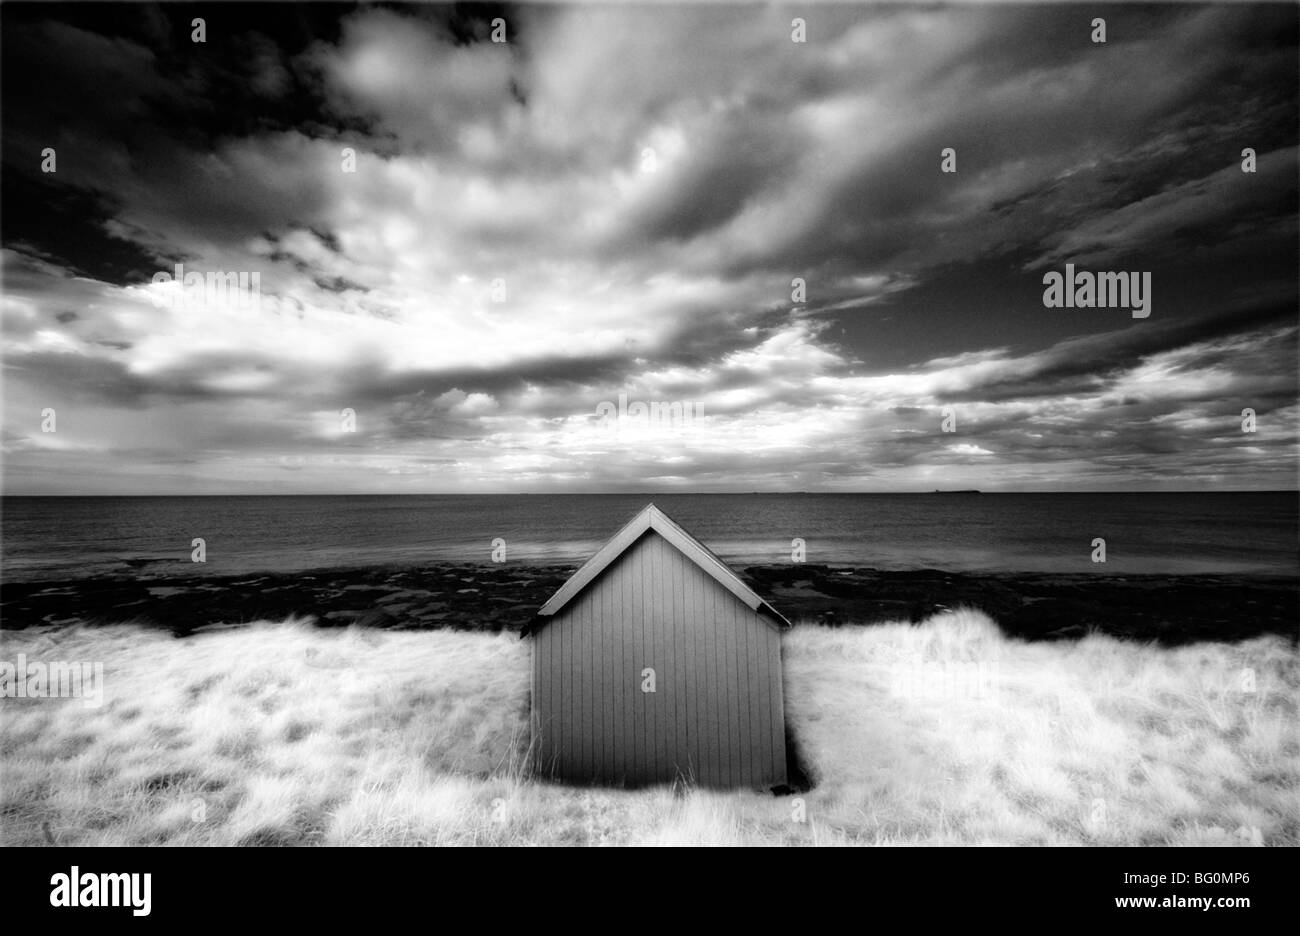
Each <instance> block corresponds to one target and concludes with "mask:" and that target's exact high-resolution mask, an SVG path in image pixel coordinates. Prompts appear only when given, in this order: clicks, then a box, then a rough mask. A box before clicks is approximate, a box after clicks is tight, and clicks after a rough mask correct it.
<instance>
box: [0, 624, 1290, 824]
mask: <svg viewBox="0 0 1300 936" xmlns="http://www.w3.org/2000/svg"><path fill="white" fill-rule="evenodd" d="M19 653H23V654H26V656H27V658H29V659H48V660H53V659H60V660H84V661H95V662H102V663H103V672H104V699H103V704H102V705H100V706H98V707H88V706H86V705H84V704H83V703H82V701H80V700H75V699H16V698H11V699H4V700H3V701H0V705H2V706H3V719H2V720H0V842H3V843H4V844H6V845H39V844H59V845H118V844H126V845H314V844H329V845H369V844H381V845H492V844H500V845H513V844H575V845H596V844H707V845H719V844H758V845H761V844H792V845H798V844H816V845H890V844H896V845H904V844H927V845H928V844H936V845H947V844H1011V845H1038V844H1042V845H1092V844H1096V845H1131V844H1143V845H1150V844H1154V845H1196V844H1205V845H1233V844H1244V845H1252V844H1255V845H1258V844H1264V845H1295V844H1297V842H1298V840H1300V805H1298V804H1300V797H1297V793H1298V792H1300V741H1298V740H1297V734H1296V729H1295V725H1296V714H1297V712H1296V709H1297V703H1296V699H1297V689H1298V688H1300V665H1298V663H1297V656H1296V652H1295V650H1294V648H1293V646H1292V645H1291V643H1290V642H1289V641H1287V640H1285V639H1284V638H1280V637H1275V636H1263V637H1258V638H1255V639H1252V640H1249V641H1243V642H1240V643H1237V644H1223V643H1195V644H1189V645H1186V646H1181V647H1176V648H1167V647H1159V646H1156V645H1153V644H1142V643H1134V642H1125V641H1121V640H1117V639H1115V638H1112V637H1108V636H1101V635H1091V636H1087V637H1084V638H1083V639H1080V640H1074V641H1057V642H1053V643H1041V642H1040V643H1028V642H1022V641H1019V640H1015V639H1011V638H1008V637H1006V636H1004V635H1003V634H1002V633H1001V632H1000V630H999V629H998V627H997V626H996V625H995V624H994V623H993V621H992V620H990V619H989V618H988V617H986V616H985V615H983V614H982V613H979V612H971V611H964V610H961V611H957V612H953V613H947V614H942V615H939V616H936V617H933V618H931V619H929V620H927V621H926V622H924V623H923V624H921V625H919V626H914V625H910V624H907V623H898V624H885V625H876V626H871V627H839V628H835V629H830V628H824V627H818V626H814V625H799V626H796V627H795V628H794V629H793V630H792V631H790V632H789V633H788V635H787V637H786V643H785V651H784V653H785V668H786V701H787V720H788V723H789V725H790V730H791V732H792V734H793V737H794V741H795V743H796V745H797V747H798V752H799V758H800V761H801V763H802V766H803V769H804V770H805V772H806V774H807V776H808V778H809V782H810V784H811V785H810V788H808V789H806V790H802V791H798V792H796V793H794V794H792V795H783V796H774V795H772V794H771V793H768V792H764V791H735V790H731V791H718V790H706V789H697V788H693V787H691V786H689V785H686V784H681V785H678V786H677V787H675V788H672V787H658V788H652V789H641V790H622V789H606V788H582V787H570V786H563V785H560V784H556V783H553V782H551V781H549V780H548V779H547V778H545V777H541V776H535V775H533V774H532V773H531V771H530V770H529V767H528V732H527V717H528V679H527V676H528V656H527V654H528V644H527V642H524V641H520V640H518V639H517V638H516V637H515V636H513V635H510V634H494V633H479V632H465V631H451V630H440V631H439V630H435V631H391V630H389V631H378V630H373V629H366V628H358V627H348V628H331V629H323V628H317V627H314V626H312V624H311V623H310V622H309V621H305V620H289V621H286V622H282V623H261V624H256V625H252V626H248V627H242V628H237V629H230V630H220V631H213V632H210V633H201V634H197V635H195V636H192V637H188V638H185V639H177V638H174V637H172V636H170V635H169V634H168V633H166V632H164V631H160V630H158V629H157V628H150V627H140V626H132V625H112V626H103V627H89V626H76V627H68V628H48V627H47V628H29V629H27V630H23V631H20V632H4V633H0V659H5V660H12V659H14V658H15V657H16V655H17V654H19Z"/></svg>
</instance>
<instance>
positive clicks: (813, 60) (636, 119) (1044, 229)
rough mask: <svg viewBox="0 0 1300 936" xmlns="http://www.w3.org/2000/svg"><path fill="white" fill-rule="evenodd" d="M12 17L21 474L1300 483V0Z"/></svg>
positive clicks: (31, 479) (226, 483) (9, 429)
mask: <svg viewBox="0 0 1300 936" xmlns="http://www.w3.org/2000/svg"><path fill="white" fill-rule="evenodd" d="M195 16H202V17H203V18H204V19H205V26H206V42H204V43H195V42H193V41H192V26H191V20H192V19H193V17H195ZM0 17H2V18H3V23H2V29H0V32H2V34H3V40H2V41H3V100H2V104H3V107H2V113H3V118H2V119H3V141H4V148H3V202H2V203H0V205H2V211H0V227H2V231H0V237H2V240H3V287H4V294H3V329H4V334H3V341H4V355H3V363H4V376H3V393H4V411H3V440H2V444H3V473H4V477H3V490H4V492H5V493H8V494H38V493H62V494H79V493H140V494H146V493H243V492H247V493H277V492H283V493H327V492H339V493H344V492H395V493H396V492H458V491H484V492H497V491H500V492H512V491H553V490H566V491H613V490H654V489H682V490H700V491H707V490H743V491H748V490H869V491H895V490H897V491H909V490H930V489H933V488H936V487H979V488H982V489H985V490H1097V489H1104V490H1111V489H1122V490H1146V489H1168V490H1201V489H1207V490H1218V489H1251V488H1294V487H1295V486H1296V467H1297V459H1298V457H1300V446H1298V440H1297V426H1298V424H1300V405H1298V392H1297V309H1298V307H1300V306H1298V302H1300V299H1298V296H1297V258H1298V256H1300V238H1298V235H1297V213H1298V206H1300V203H1298V197H1297V175H1298V161H1297V140H1298V138H1300V130H1298V126H1297V73H1296V55H1297V7H1296V6H1295V5H1294V4H1275V5H1264V6H1243V5H1239V4H1233V5H1229V6H1178V5H1170V4H1161V5H1158V6H1152V7H1106V6H1102V5H1097V4H1086V5H1072V4H1065V5H1050V6H1032V5H1013V6H988V5H959V6H951V7H920V6H916V5H911V6H906V5H905V6H869V5H854V6H835V5H827V4H818V5H812V6H774V5H764V6H758V5H752V4H751V5H672V6H664V5H659V6H655V7H636V8H629V7H626V6H608V5H606V6H591V5H583V6H558V5H526V6H509V5H464V4H462V5H459V6H457V7H454V8H453V7H444V6H432V5H423V6H414V7H404V6H390V5H383V6H381V5H363V6H360V7H357V6H351V5H338V6H334V5H331V6H324V5H306V4H292V5H285V6H276V7H268V6H265V5H262V4H258V5H252V4H206V5H205V4H195V5H175V4H164V5H161V6H150V5H143V4H132V5H125V6H117V5H109V4H94V5H89V6H77V7H60V6H51V5H47V4H41V5H38V6H34V7H28V6H24V5H21V4H17V3H5V4H4V5H3V7H0ZM497 17H500V18H501V19H503V20H504V21H505V23H506V32H507V38H508V40H509V41H508V42H506V43H494V42H492V41H491V36H490V34H491V31H492V20H493V19H495V18H497ZM795 17H802V18H804V20H805V21H806V38H807V41H806V42H803V43H796V42H793V41H791V21H792V19H794V18H795ZM1095 17H1103V18H1104V19H1105V20H1106V38H1107V41H1106V43H1105V44H1098V43H1094V42H1092V41H1091V38H1090V37H1091V33H1092V31H1093V27H1092V25H1091V23H1092V20H1093V19H1094V18H1095ZM949 147H951V148H952V149H953V150H954V151H955V153H956V168H957V171H956V172H955V173H944V172H942V171H941V161H942V160H941V152H942V151H943V150H944V149H945V148H949ZM1246 147H1251V148H1253V149H1254V150H1255V151H1256V153H1257V171H1256V172H1254V173H1245V172H1243V171H1242V169H1241V163H1242V157H1241V152H1242V150H1243V149H1244V148H1246ZM47 148H52V149H53V150H54V151H55V159H56V162H55V169H56V171H54V172H52V173H47V172H42V151H43V150H45V149H47ZM348 150H350V151H351V152H353V153H355V165H354V168H355V171H354V172H349V171H345V169H347V168H353V167H351V166H347V165H345V164H346V163H347V162H348V160H347V159H346V154H345V151H348ZM176 263H183V264H184V265H185V269H186V270H189V271H199V272H210V271H242V272H245V273H250V274H251V273H257V274H258V276H259V279H260V292H261V295H260V304H259V306H258V307H257V308H256V309H253V308H249V307H246V306H241V304H240V303H239V302H237V301H236V302H230V301H212V302H208V303H205V304H201V305H198V306H194V307H187V306H186V305H184V304H183V303H181V304H178V305H175V306H173V305H170V304H169V303H168V298H169V296H170V295H171V294H170V293H169V292H168V291H167V290H168V287H167V286H166V285H160V284H156V283H155V282H154V274H155V273H158V272H160V271H168V272H169V271H172V270H173V268H174V265H175V264H176ZM1066 263H1073V264H1075V265H1076V266H1077V267H1079V268H1080V269H1087V270H1092V271H1142V272H1149V273H1150V274H1151V280H1152V297H1151V299H1152V303H1151V313H1150V316H1149V317H1148V318H1145V319H1135V318H1133V317H1132V316H1131V314H1130V312H1129V311H1128V310H1127V309H1077V308H1076V309H1059V308H1045V307H1044V304H1043V290H1044V287H1043V275H1044V274H1045V273H1047V272H1050V271H1052V270H1058V271H1059V270H1063V269H1064V266H1065V264H1066ZM795 278H800V279H802V280H803V281H804V282H805V283H806V297H805V301H803V302H799V301H795V300H796V298H798V297H795V296H794V295H793V292H794V290H793V289H792V281H793V280H794V279H795ZM620 394H624V395H625V398H626V399H627V400H628V401H633V402H635V401H644V402H661V403H672V402H681V403H690V404H692V405H693V406H697V407H699V408H700V409H701V412H699V413H696V415H695V416H694V418H692V419H691V420H690V421H689V423H679V424H669V425H643V424H640V423H638V422H635V421H632V420H622V421H619V420H614V421H612V422H611V421H606V422H603V423H602V421H601V420H600V419H599V418H598V416H597V410H598V408H599V407H600V404H601V403H602V402H606V401H608V402H614V403H616V402H617V401H618V400H619V395H620ZM1247 407H1249V408H1252V409H1254V410H1255V411H1256V413H1257V420H1258V422H1257V431H1256V432H1255V433H1253V434H1251V433H1245V432H1243V431H1242V425H1241V423H1242V417H1241V413H1242V410H1243V409H1245V408H1247ZM945 408H948V410H949V411H950V412H951V414H952V415H953V416H954V418H955V430H956V431H954V432H945V431H943V425H942V424H943V419H944V410H945ZM47 409H53V410H54V411H55V420H56V421H55V429H56V431H54V432H45V431H42V413H43V411H45V410H47ZM344 410H352V411H353V412H354V413H355V431H347V427H346V426H345V425H344V422H343V419H342V417H341V415H340V414H341V413H342V412H343V411H344Z"/></svg>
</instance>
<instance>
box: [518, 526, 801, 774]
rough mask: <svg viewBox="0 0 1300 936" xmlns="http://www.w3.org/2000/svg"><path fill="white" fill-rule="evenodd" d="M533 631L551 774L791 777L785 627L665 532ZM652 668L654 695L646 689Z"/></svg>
mask: <svg viewBox="0 0 1300 936" xmlns="http://www.w3.org/2000/svg"><path fill="white" fill-rule="evenodd" d="M531 639H532V643H533V726H534V731H535V734H534V745H535V752H536V753H535V756H536V758H537V765H538V767H539V768H540V770H541V771H542V772H543V773H544V774H546V775H553V776H555V777H557V778H559V779H564V780H574V781H595V782H600V783H628V784H644V783H658V782H667V781H672V780H674V779H677V778H678V777H688V778H691V779H693V780H694V781H695V782H697V783H700V784H702V785H706V786H714V787H735V786H741V787H767V786H774V785H777V784H782V783H784V782H785V780H786V776H785V722H784V698H783V693H782V687H781V635H780V632H779V631H778V630H777V629H776V628H774V627H773V626H771V624H770V623H769V622H768V621H767V620H766V619H764V618H763V617H762V616H760V615H759V614H758V613H757V612H755V611H752V610H751V609H750V608H749V607H748V606H746V605H745V604H744V603H743V602H741V601H740V600H739V599H737V598H736V596H735V595H733V594H731V593H730V592H728V591H727V590H726V589H724V588H722V587H720V586H719V585H718V583H717V582H716V581H715V580H714V579H713V578H711V577H710V576H709V575H707V574H706V573H705V572H703V571H702V570H701V569H700V568H698V567H697V566H696V565H695V563H694V562H692V561H690V560H689V559H687V558H686V557H685V556H683V555H682V554H681V553H680V552H679V551H678V550H677V549H676V548H674V547H673V546H672V545H671V544H670V543H668V542H667V541H666V540H665V539H663V537H661V536H660V535H659V534H658V533H656V532H654V531H650V532H648V533H646V534H645V535H644V536H642V537H641V539H639V540H638V541H637V542H636V543H635V544H633V545H632V546H631V547H630V548H629V549H628V550H627V552H625V553H624V554H623V555H622V556H621V557H619V559H618V560H616V561H615V562H614V564H613V565H611V566H610V567H609V568H607V569H606V570H605V571H604V572H603V573H602V574H601V576H600V577H599V578H597V579H596V580H595V581H593V582H592V583H591V584H590V585H589V586H588V587H587V588H586V589H585V590H584V591H583V592H582V593H581V594H579V595H578V596H576V597H575V599H574V600H573V601H572V602H571V603H570V604H569V605H568V606H566V607H565V608H564V609H562V610H561V611H560V612H559V613H558V614H556V615H555V616H554V618H553V619H552V620H550V621H549V622H548V623H547V624H546V625H545V626H543V627H542V628H541V629H540V630H538V631H537V632H536V633H535V634H534V635H533V637H532V638H531ZM647 667H648V668H652V669H654V671H655V681H656V691H655V692H654V693H643V692H642V691H641V684H642V681H643V677H642V675H641V674H642V671H643V670H645V669H646V668H647Z"/></svg>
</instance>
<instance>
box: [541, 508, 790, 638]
mask: <svg viewBox="0 0 1300 936" xmlns="http://www.w3.org/2000/svg"><path fill="white" fill-rule="evenodd" d="M651 530H653V531H654V532H655V533H657V534H659V536H661V537H663V539H664V540H666V541H667V542H668V543H669V544H670V545H671V546H672V547H673V548H674V549H676V550H677V551H678V552H680V553H681V554H682V555H684V556H685V557H686V558H687V559H689V560H691V562H693V563H694V564H695V565H696V566H697V567H698V568H699V569H701V570H702V571H703V572H704V573H705V574H707V575H708V576H709V577H710V578H712V579H713V580H714V581H715V582H717V583H718V584H719V585H721V586H722V587H723V588H725V589H726V590H727V591H729V592H731V593H732V594H733V595H735V596H736V597H737V598H738V599H740V601H741V602H742V603H743V604H744V605H746V606H747V607H748V608H749V609H750V610H751V611H756V612H758V613H759V614H760V615H761V616H762V617H764V618H765V619H766V620H767V621H768V623H769V624H771V625H773V626H774V627H776V628H778V629H782V628H787V627H789V626H790V622H789V621H787V620H786V619H785V618H784V617H782V616H781V615H780V614H779V613H777V612H776V610H774V609H773V608H772V606H771V605H769V604H768V603H767V602H766V601H764V600H763V599H762V598H761V597H759V596H758V594H756V593H755V592H754V590H753V589H752V588H750V587H749V586H748V585H746V584H745V583H744V582H743V581H742V580H741V579H740V577H739V576H738V575H736V573H735V572H733V571H732V570H731V568H730V567H729V566H728V565H727V564H726V563H725V562H723V561H722V560H721V559H719V558H718V557H717V556H716V555H714V554H713V552H712V551H711V550H710V549H709V548H708V547H706V546H705V545H704V544H703V543H701V542H700V541H699V540H697V539H696V538H695V537H693V536H691V534H689V533H687V532H686V531H685V530H683V529H682V528H681V527H680V526H678V525H677V524H676V523H675V522H674V521H673V519H672V518H671V517H669V516H668V515H667V514H666V513H664V512H663V511H662V510H660V509H659V508H658V507H656V506H655V505H654V503H653V502H652V503H649V504H646V505H645V507H643V508H641V511H640V512H639V513H638V514H637V515H636V516H635V517H633V518H632V519H631V520H629V521H628V522H627V523H626V524H624V526H623V528H622V529H621V530H619V531H618V532H617V533H615V534H614V535H613V536H612V537H611V538H610V540H609V541H608V542H607V543H605V545H604V546H602V547H601V548H600V549H599V550H597V552H596V554H595V555H594V556H592V557H591V558H590V559H588V560H587V561H586V563H584V564H583V566H582V567H581V568H580V569H578V571H577V572H575V573H573V575H572V576H570V578H569V580H568V581H567V582H565V583H564V584H563V585H562V586H560V588H559V590H558V591H556V593H555V594H554V595H552V596H551V597H550V599H549V600H548V601H547V602H546V603H545V604H544V605H542V607H541V608H540V609H538V611H537V615H536V617H534V619H533V621H532V622H531V623H530V624H529V625H528V626H527V627H525V628H524V630H523V634H524V635H526V634H529V633H533V632H535V631H537V630H538V629H539V628H541V627H544V626H545V625H546V622H547V621H548V620H549V619H550V618H552V617H553V616H555V615H556V614H557V613H559V612H560V611H561V610H562V609H563V608H564V607H565V606H566V605H567V604H569V602H571V601H572V600H573V599H574V598H576V597H577V596H578V595H580V594H581V593H582V592H583V590H584V589H586V587H587V586H588V585H590V584H591V583H592V582H593V581H595V580H596V578H597V577H598V576H599V575H600V574H601V573H602V572H604V571H605V569H607V568H609V567H610V566H611V565H613V564H614V562H615V561H617V560H618V558H619V557H620V556H622V555H623V553H625V552H627V550H628V549H630V548H631V547H632V545H633V544H634V543H636V542H637V541H638V540H639V539H640V538H641V537H642V536H643V535H645V533H647V532H648V531H651Z"/></svg>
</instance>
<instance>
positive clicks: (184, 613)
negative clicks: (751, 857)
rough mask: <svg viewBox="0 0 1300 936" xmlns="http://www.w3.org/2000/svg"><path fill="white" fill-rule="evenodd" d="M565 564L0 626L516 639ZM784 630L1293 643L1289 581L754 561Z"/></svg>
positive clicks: (55, 585) (3, 591)
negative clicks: (425, 632)
mask: <svg viewBox="0 0 1300 936" xmlns="http://www.w3.org/2000/svg"><path fill="white" fill-rule="evenodd" d="M575 568H576V566H574V565H550V566H527V565H486V564H483V563H441V564H436V565H429V566H421V567H375V568H350V569H320V570H313V571H310V572H305V573H296V572H295V573H264V574H248V575H236V576H214V575H211V574H207V575H202V576H193V577H182V576H175V575H169V576H166V577H163V578H152V577H146V578H95V579H83V580H75V581H45V582H10V583H4V584H0V628H4V629H15V630H16V629H22V628H26V627H32V626H40V625H62V624H71V623H77V622H84V623H95V624H105V623H128V622H136V623H140V624H144V625H148V626H155V627H160V628H164V629H167V630H169V631H171V632H172V633H174V634H176V635H177V636H186V635H188V634H193V633H196V632H202V631H205V630H210V629H213V628H220V627H232V626H239V625H241V624H246V623H249V622H253V621H259V620H283V619H285V618H288V617H291V616H292V617H298V618H305V617H311V618H313V619H314V620H315V622H316V623H317V625H318V626H325V627H330V626H347V625H352V624H356V625H359V626H362V627H376V628H395V629H417V630H418V629H428V628H456V629H463V630H486V631H518V630H520V629H521V628H522V627H523V626H524V625H525V624H526V623H527V622H528V621H529V620H530V619H531V617H532V616H533V614H534V613H535V612H536V610H537V609H538V608H539V607H540V606H541V605H542V604H543V603H544V602H545V601H546V599H547V598H549V597H550V596H551V594H552V593H554V591H555V590H556V589H557V588H559V587H560V585H562V584H563V583H564V581H565V579H567V578H568V576H569V575H571V574H572V572H573V571H574V569H575ZM737 571H738V572H739V573H740V574H741V575H742V577H743V578H745V579H746V580H747V581H748V582H749V583H750V585H751V586H752V587H753V588H754V590H755V591H757V592H758V593H759V594H760V595H762V596H763V597H764V598H766V599H767V600H768V601H769V602H770V603H771V604H772V606H773V607H775V608H776V609H777V610H778V611H780V612H781V613H782V614H784V615H785V616H786V617H787V618H789V619H790V620H791V621H793V622H795V623H799V622H817V623H821V624H824V625H829V626H853V625H863V624H871V623H875V622H881V621H898V620H909V621H920V620H923V619H924V618H927V617H929V616H931V615H933V614H935V613H937V612H941V611H943V610H945V609H950V608H956V607H959V606H968V607H973V608H979V609H981V610H983V611H985V612H987V613H988V614H989V615H990V616H991V617H992V618H993V619H994V620H996V621H997V622H998V624H999V626H1001V627H1002V629H1003V630H1004V631H1005V632H1006V633H1007V634H1008V635H1011V636H1015V637H1021V638H1025V639H1032V640H1057V639H1068V638H1074V637H1079V636H1082V635H1084V634H1086V633H1088V632H1089V631H1090V630H1097V631H1101V632H1103V633H1107V634H1111V635H1114V636H1117V637H1124V638H1128V639H1133V640H1143V641H1148V640H1153V641H1157V642H1160V643H1162V644H1167V645H1175V644H1182V643H1188V642H1192V641H1198V640H1227V641H1235V640H1241V639H1246V638H1250V637H1254V636H1258V635H1260V634H1280V635H1283V636H1286V637H1288V638H1290V639H1291V640H1293V641H1294V640H1296V638H1297V620H1298V619H1300V607H1298V603H1297V597H1298V595H1300V582H1297V580H1296V579H1293V578H1286V577H1278V576H1254V577H1245V576H1236V575H1223V576H1214V575H1186V576H1170V575H1130V576H1105V575H1097V574H1068V575H1061V574H1027V573H1026V574H1016V573H987V574H969V573H955V572H943V571H939V570H934V569H920V570H916V571H909V572H882V571H878V570H875V569H861V568H854V569H848V568H832V567H828V566H820V565H803V564H800V565H794V564H788V565H763V566H749V567H745V568H742V569H738V570H737Z"/></svg>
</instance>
